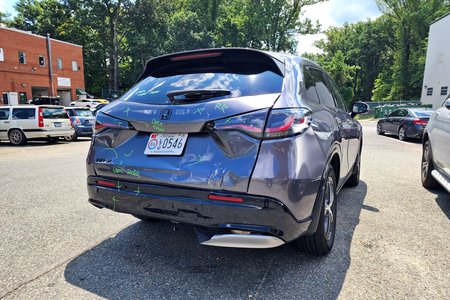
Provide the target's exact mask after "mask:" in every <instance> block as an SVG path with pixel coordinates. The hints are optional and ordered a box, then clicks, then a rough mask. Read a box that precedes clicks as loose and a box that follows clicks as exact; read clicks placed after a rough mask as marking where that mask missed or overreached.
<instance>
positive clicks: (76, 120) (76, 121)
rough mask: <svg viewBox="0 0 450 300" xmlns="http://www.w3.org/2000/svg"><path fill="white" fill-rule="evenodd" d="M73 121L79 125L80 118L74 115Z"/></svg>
mask: <svg viewBox="0 0 450 300" xmlns="http://www.w3.org/2000/svg"><path fill="white" fill-rule="evenodd" d="M75 123H77V124H78V125H80V124H81V121H80V118H78V117H75Z"/></svg>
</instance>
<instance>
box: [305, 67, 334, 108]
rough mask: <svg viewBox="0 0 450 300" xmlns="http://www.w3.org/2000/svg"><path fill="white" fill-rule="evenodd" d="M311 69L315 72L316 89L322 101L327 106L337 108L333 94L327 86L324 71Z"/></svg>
mask: <svg viewBox="0 0 450 300" xmlns="http://www.w3.org/2000/svg"><path fill="white" fill-rule="evenodd" d="M311 71H312V73H314V74H315V75H314V78H316V91H317V94H318V95H319V100H320V103H321V104H322V105H325V106H327V107H330V108H335V107H336V104H335V103H334V98H333V95H332V94H331V91H330V90H329V89H328V87H327V83H326V81H325V77H323V73H322V72H321V71H319V70H316V69H311Z"/></svg>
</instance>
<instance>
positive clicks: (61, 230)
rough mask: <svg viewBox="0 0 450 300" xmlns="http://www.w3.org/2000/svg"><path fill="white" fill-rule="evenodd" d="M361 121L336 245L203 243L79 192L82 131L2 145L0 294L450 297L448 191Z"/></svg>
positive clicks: (415, 155)
mask: <svg viewBox="0 0 450 300" xmlns="http://www.w3.org/2000/svg"><path fill="white" fill-rule="evenodd" d="M375 125H376V123H374V122H363V127H364V148H363V156H362V173H361V183H360V185H359V186H358V187H357V188H353V189H352V188H346V189H343V190H342V191H341V193H340V194H339V197H338V229H337V234H336V243H335V247H334V249H333V251H332V252H331V253H330V254H329V255H328V256H326V257H324V258H317V257H312V256H308V255H304V254H302V253H300V252H298V250H297V249H296V248H295V247H293V246H292V245H285V246H282V247H279V248H274V249H263V250H252V249H230V248H214V247H207V246H200V245H198V244H197V243H196V238H195V234H194V232H193V231H192V229H191V228H189V227H187V226H181V227H180V229H179V230H178V231H172V227H171V225H170V224H169V223H164V222H160V223H146V222H142V221H138V220H136V219H135V218H133V217H131V216H128V215H121V214H117V213H114V212H111V211H108V210H105V209H102V210H99V209H97V208H94V207H93V206H91V205H90V204H88V202H87V192H86V188H85V165H84V160H85V157H86V153H87V150H88V147H89V140H88V139H86V140H80V141H79V142H75V143H60V144H57V145H47V144H45V143H33V144H30V145H29V146H25V147H12V146H11V145H10V144H8V143H4V142H3V143H0V178H1V197H0V199H1V208H0V241H1V243H0V298H5V299H28V298H33V299H36V298H37V299H61V298H66V299H91V298H109V299H131V298H133V299H134V298H140V299H142V298H151V299H159V298H167V299H186V298H195V299H335V298H342V299H355V298H356V299H380V298H393V299H404V298H421V299H450V288H449V283H450V252H449V251H448V250H449V248H450V235H449V232H450V196H449V194H448V193H446V192H444V190H436V191H428V190H425V189H423V188H422V186H421V184H420V157H421V144H420V143H419V142H401V141H398V140H397V139H396V138H393V137H383V136H377V135H376V134H375Z"/></svg>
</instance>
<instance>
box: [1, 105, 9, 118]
mask: <svg viewBox="0 0 450 300" xmlns="http://www.w3.org/2000/svg"><path fill="white" fill-rule="evenodd" d="M8 118H9V108H0V120H8Z"/></svg>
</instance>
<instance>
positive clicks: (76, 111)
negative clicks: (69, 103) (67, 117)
mask: <svg viewBox="0 0 450 300" xmlns="http://www.w3.org/2000/svg"><path fill="white" fill-rule="evenodd" d="M72 111H73V115H74V116H78V117H92V116H93V114H92V112H91V111H90V110H89V109H73V110H72Z"/></svg>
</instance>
